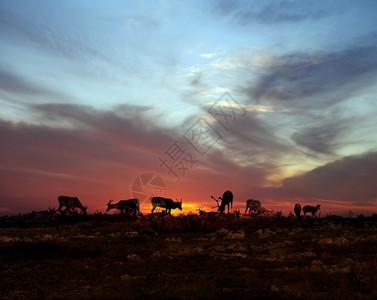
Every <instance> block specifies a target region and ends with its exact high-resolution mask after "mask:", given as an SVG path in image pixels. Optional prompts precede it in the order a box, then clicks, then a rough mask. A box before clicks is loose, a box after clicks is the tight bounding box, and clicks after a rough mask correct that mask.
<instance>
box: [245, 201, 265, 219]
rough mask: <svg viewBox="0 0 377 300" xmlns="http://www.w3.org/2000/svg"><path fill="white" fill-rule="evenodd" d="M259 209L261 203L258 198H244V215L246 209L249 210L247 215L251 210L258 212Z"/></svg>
mask: <svg viewBox="0 0 377 300" xmlns="http://www.w3.org/2000/svg"><path fill="white" fill-rule="evenodd" d="M261 209H262V205H261V203H260V201H259V200H254V199H249V200H246V210H245V215H246V213H247V210H249V216H250V214H251V212H252V211H253V212H254V214H259V212H260V211H261Z"/></svg>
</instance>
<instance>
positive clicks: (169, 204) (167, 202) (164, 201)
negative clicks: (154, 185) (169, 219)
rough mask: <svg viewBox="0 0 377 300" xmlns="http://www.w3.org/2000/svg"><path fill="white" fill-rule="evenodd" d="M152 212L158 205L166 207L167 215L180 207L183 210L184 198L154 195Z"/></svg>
mask: <svg viewBox="0 0 377 300" xmlns="http://www.w3.org/2000/svg"><path fill="white" fill-rule="evenodd" d="M151 203H152V214H153V212H154V210H155V209H156V208H157V207H162V208H165V213H166V214H167V215H171V210H172V209H176V208H178V209H179V210H182V199H181V201H176V202H175V201H173V200H172V199H170V198H163V197H152V198H151Z"/></svg>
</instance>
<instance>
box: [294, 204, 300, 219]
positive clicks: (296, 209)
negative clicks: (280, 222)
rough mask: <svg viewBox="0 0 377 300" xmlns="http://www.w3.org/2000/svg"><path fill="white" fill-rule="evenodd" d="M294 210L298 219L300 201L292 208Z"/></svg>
mask: <svg viewBox="0 0 377 300" xmlns="http://www.w3.org/2000/svg"><path fill="white" fill-rule="evenodd" d="M294 212H295V215H296V218H297V219H299V218H300V215H301V204H300V203H296V205H295V208H294Z"/></svg>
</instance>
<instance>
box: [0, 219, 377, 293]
mask: <svg viewBox="0 0 377 300" xmlns="http://www.w3.org/2000/svg"><path fill="white" fill-rule="evenodd" d="M0 225H1V229H0V266H1V267H0V298H1V299H30V298H35V299H41V298H45V299H120V298H121V299H134V298H141V299H143V298H144V299H164V298H165V299H172V298H173V299H174V298H181V299H214V298H228V297H229V298H234V299H246V298H247V299H250V298H255V299H270V298H273V299H277V298H282V299H377V218H375V217H368V218H366V217H358V218H352V219H351V218H340V217H331V216H329V217H326V218H321V219H312V218H305V219H301V220H294V219H288V218H243V219H237V218H233V219H225V218H223V219H219V218H218V217H216V216H215V217H212V218H206V219H205V218H200V217H199V216H197V215H191V214H189V215H185V216H178V217H171V216H165V217H163V216H153V217H151V216H144V217H141V218H136V217H126V216H120V215H96V216H95V215H91V216H87V217H82V216H75V217H69V218H64V219H57V220H49V221H46V222H44V221H43V220H42V221H39V222H37V223H36V224H34V223H33V224H30V223H27V224H25V223H22V222H21V223H17V220H13V223H12V222H10V220H9V219H4V218H3V219H2V222H1V224H0Z"/></svg>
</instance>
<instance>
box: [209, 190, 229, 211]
mask: <svg viewBox="0 0 377 300" xmlns="http://www.w3.org/2000/svg"><path fill="white" fill-rule="evenodd" d="M211 198H212V199H213V200H215V201H216V203H217V207H218V211H219V212H220V216H222V215H223V213H224V210H225V205H228V213H229V204H230V205H231V209H232V210H233V194H232V192H231V191H225V192H224V194H223V197H222V198H221V197H219V200H221V204H220V205H219V200H217V199H216V198H215V197H213V196H211ZM215 207H216V206H215Z"/></svg>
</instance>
